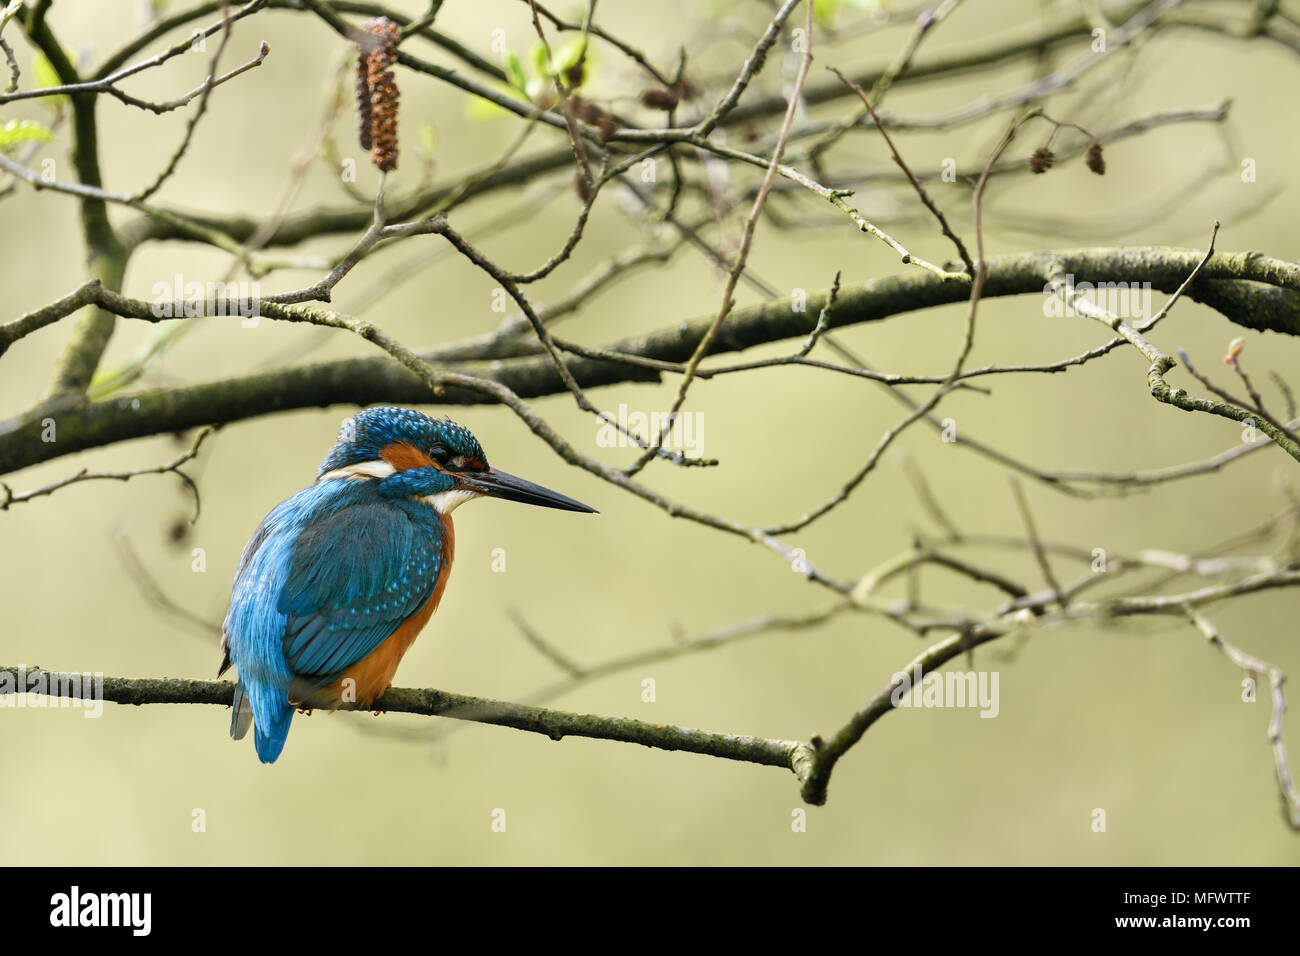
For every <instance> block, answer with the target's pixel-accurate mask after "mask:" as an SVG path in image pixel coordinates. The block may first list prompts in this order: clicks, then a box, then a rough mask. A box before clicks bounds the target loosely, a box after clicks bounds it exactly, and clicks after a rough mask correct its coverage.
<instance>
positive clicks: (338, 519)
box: [217, 407, 595, 763]
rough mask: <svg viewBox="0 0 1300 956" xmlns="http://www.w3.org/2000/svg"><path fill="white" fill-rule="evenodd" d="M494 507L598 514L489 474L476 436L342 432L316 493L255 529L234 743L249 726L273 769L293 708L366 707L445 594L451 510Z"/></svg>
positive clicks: (236, 636)
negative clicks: (501, 501)
mask: <svg viewBox="0 0 1300 956" xmlns="http://www.w3.org/2000/svg"><path fill="white" fill-rule="evenodd" d="M481 496H489V497H493V498H506V499H508V500H510V501H522V502H525V503H527V504H532V505H541V506H543V507H546V508H559V509H561V510H564V511H582V512H588V513H594V512H595V509H594V508H589V507H587V506H586V505H584V504H582V503H581V502H579V501H574V500H573V499H572V498H566V497H565V496H564V495H561V494H557V493H556V492H554V491H550V490H548V489H546V488H543V487H541V486H540V485H535V484H533V483H532V482H529V481H524V480H523V479H522V478H516V477H515V476H513V475H509V474H506V473H505V472H503V471H498V470H497V469H495V468H492V467H489V465H488V463H487V459H486V457H485V456H484V454H483V449H482V447H480V445H479V443H478V441H477V440H476V439H475V438H474V436H473V435H471V434H470V433H469V431H468V430H467V429H465V428H463V427H462V426H460V425H457V424H456V423H455V422H452V421H449V420H438V419H433V418H430V417H429V416H427V415H423V414H421V413H420V412H416V411H412V410H410V409H406V408H393V407H381V408H369V409H366V410H365V411H363V412H360V413H358V414H357V415H355V416H353V417H352V418H350V419H348V420H347V421H345V422H344V423H343V427H342V428H341V429H340V430H339V437H338V441H337V442H336V443H335V445H334V447H333V448H331V449H330V451H329V454H327V455H326V456H325V460H324V461H323V462H321V466H320V469H319V471H318V472H317V473H316V483H315V484H314V485H312V486H311V487H309V488H306V489H304V490H302V491H300V492H298V493H297V494H296V495H294V496H293V497H292V498H290V499H288V500H287V501H285V502H283V503H281V504H280V505H279V506H278V507H277V508H276V509H275V510H274V511H272V512H271V513H270V514H269V515H267V516H266V519H265V520H264V521H263V522H262V523H261V525H259V526H258V528H257V530H256V531H255V532H253V537H252V539H251V540H249V542H248V544H247V545H246V546H245V548H244V554H243V557H242V558H241V559H240V562H239V570H238V572H237V573H236V575H235V584H234V593H233V596H232V597H231V601H230V611H229V612H228V613H227V614H226V621H225V624H224V625H223V627H222V639H221V649H222V651H223V653H224V658H223V660H222V662H221V669H220V670H219V671H218V672H217V676H221V674H224V673H225V672H226V670H227V668H229V667H230V665H231V664H234V665H235V667H236V669H237V670H238V673H239V683H237V684H236V685H235V698H234V714H233V716H232V717H231V721H230V736H231V737H233V738H235V739H236V740H239V739H241V738H242V737H243V736H244V735H245V734H246V733H248V728H249V725H250V724H251V725H252V726H253V728H254V737H253V740H254V743H255V744H256V747H257V755H258V757H259V758H261V760H262V762H263V763H272V762H273V761H274V760H275V759H276V758H277V757H278V756H280V751H281V750H282V749H283V748H284V742H285V738H286V737H288V735H289V723H290V721H292V720H293V713H294V710H295V709H296V708H298V707H304V708H311V707H337V706H339V705H340V704H342V703H358V704H360V705H362V706H365V707H369V706H370V705H371V704H372V703H374V701H375V699H376V698H378V697H380V696H382V695H383V693H384V691H386V690H387V689H388V688H389V687H390V686H392V681H393V674H394V672H395V671H396V670H397V665H398V662H399V661H401V659H402V655H403V654H405V653H406V651H407V650H408V649H409V648H410V646H411V644H412V642H414V640H415V638H416V635H418V634H419V633H420V630H421V628H423V627H424V625H425V624H426V623H428V620H429V618H430V617H431V616H432V615H433V612H434V610H435V609H436V608H437V607H438V601H439V599H440V598H441V597H442V592H443V590H444V588H446V586H447V577H448V575H449V573H450V572H451V561H452V555H453V552H454V550H455V533H454V531H453V530H452V524H451V513H452V511H453V510H455V509H456V508H457V507H458V506H460V505H461V504H462V503H464V502H466V501H469V500H470V499H471V498H478V497H481Z"/></svg>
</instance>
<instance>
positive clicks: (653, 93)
mask: <svg viewBox="0 0 1300 956" xmlns="http://www.w3.org/2000/svg"><path fill="white" fill-rule="evenodd" d="M677 103H678V97H677V94H676V93H674V92H673V91H672V90H665V89H663V88H662V87H659V86H652V87H650V89H648V90H642V91H641V104H642V105H643V106H648V107H650V109H652V110H675V109H677Z"/></svg>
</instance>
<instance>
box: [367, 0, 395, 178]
mask: <svg viewBox="0 0 1300 956" xmlns="http://www.w3.org/2000/svg"><path fill="white" fill-rule="evenodd" d="M364 30H365V33H364V35H362V36H361V37H359V38H358V39H357V51H358V59H357V123H358V128H359V130H360V136H359V138H360V141H361V148H362V149H368V150H369V151H370V162H371V163H373V164H374V165H375V167H376V168H377V169H380V170H382V171H383V172H389V171H390V170H394V169H396V168H397V148H398V142H397V102H398V98H399V94H398V91H397V80H396V79H394V77H393V70H392V66H393V63H394V62H396V60H397V42H398V40H400V39H401V30H400V29H399V28H398V26H397V24H396V23H394V22H393V21H392V20H389V19H388V18H387V17H374V18H373V19H371V20H367V21H366V24H365V27H364Z"/></svg>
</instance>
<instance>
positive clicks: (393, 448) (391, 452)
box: [379, 441, 437, 471]
mask: <svg viewBox="0 0 1300 956" xmlns="http://www.w3.org/2000/svg"><path fill="white" fill-rule="evenodd" d="M379 457H380V458H382V459H383V460H384V461H386V462H388V463H389V464H390V465H392V466H393V470H394V471H410V470H411V469H412V468H430V467H432V468H436V467H437V464H436V463H435V462H434V460H433V459H432V458H430V457H429V456H428V455H426V454H425V453H424V452H422V451H420V449H418V448H416V447H415V446H414V445H412V444H411V443H410V442H405V441H399V442H393V444H391V445H385V446H384V447H383V448H381V449H379Z"/></svg>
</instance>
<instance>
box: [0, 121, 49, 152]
mask: <svg viewBox="0 0 1300 956" xmlns="http://www.w3.org/2000/svg"><path fill="white" fill-rule="evenodd" d="M52 139H54V135H53V134H52V133H51V132H50V131H49V129H48V128H47V127H45V126H42V125H41V124H40V123H37V122H35V121H33V120H10V121H9V122H8V123H5V124H4V125H3V126H0V149H8V148H9V147H11V146H16V145H17V144H19V143H30V142H31V141H32V140H40V141H41V142H43V143H48V142H49V141H50V140H52Z"/></svg>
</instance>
